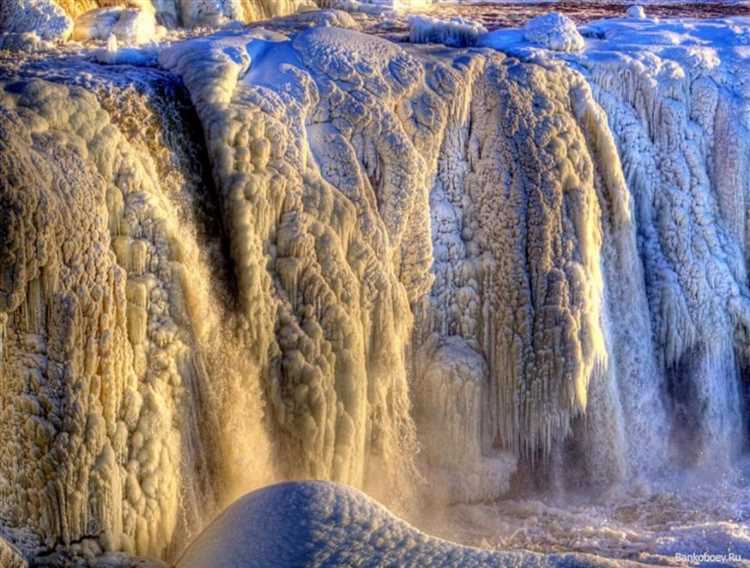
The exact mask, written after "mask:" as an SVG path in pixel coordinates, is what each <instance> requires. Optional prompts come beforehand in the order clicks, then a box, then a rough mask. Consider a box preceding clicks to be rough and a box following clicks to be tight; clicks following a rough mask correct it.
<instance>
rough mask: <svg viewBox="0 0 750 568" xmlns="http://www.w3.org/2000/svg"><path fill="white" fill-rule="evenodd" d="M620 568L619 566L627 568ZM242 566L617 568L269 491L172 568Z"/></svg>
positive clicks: (241, 505)
mask: <svg viewBox="0 0 750 568" xmlns="http://www.w3.org/2000/svg"><path fill="white" fill-rule="evenodd" d="M626 565H627V563H618V564H617V566H626ZM244 566H267V567H269V568H272V567H276V566H278V567H288V566H299V567H304V566H309V567H313V566H320V567H322V566H330V567H333V566H372V567H375V566H403V567H405V568H406V567H414V568H416V567H423V566H424V567H427V566H429V567H434V568H440V567H445V568H447V567H452V566H462V567H463V566H465V567H467V568H471V567H477V568H478V567H519V568H520V567H528V568H532V567H544V566H550V567H552V566H579V567H581V568H584V567H587V566H591V567H594V566H602V567H604V566H615V563H613V562H608V561H606V560H600V559H596V558H594V557H590V556H586V555H572V554H558V555H551V556H543V555H539V554H532V553H528V552H488V551H486V550H480V549H477V548H468V547H464V546H459V545H456V544H452V543H450V542H447V541H444V540H441V539H438V538H434V537H430V536H428V535H426V534H424V533H422V532H420V531H419V530H418V529H416V528H414V527H412V526H410V525H409V524H407V523H406V522H405V521H402V520H401V519H399V518H398V517H396V516H394V515H393V514H392V513H390V512H389V511H388V510H387V509H385V508H384V507H383V506H381V505H380V504H378V503H377V502H375V501H373V500H372V499H371V498H369V497H368V496H367V495H365V494H364V493H361V492H359V491H357V490H355V489H352V488H349V487H346V486H343V485H338V484H335V483H330V482H323V481H307V482H288V483H281V484H278V485H273V486H270V487H267V488H264V489H261V490H258V491H256V492H254V493H251V494H249V495H247V496H245V497H242V498H241V499H239V500H238V501H237V502H236V503H234V504H232V505H231V506H230V507H229V508H228V509H227V510H226V511H224V512H223V513H222V514H221V516H219V518H217V519H216V520H215V521H214V522H212V523H211V524H210V525H209V526H208V527H207V528H206V529H205V530H204V531H203V533H202V534H201V535H200V536H199V537H198V538H197V539H196V540H195V542H194V543H193V544H191V546H190V547H189V548H188V549H187V551H186V552H185V554H184V555H183V556H182V558H181V559H180V560H179V562H178V563H177V567H178V568H241V567H244Z"/></svg>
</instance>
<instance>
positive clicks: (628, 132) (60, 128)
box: [0, 2, 750, 566]
mask: <svg viewBox="0 0 750 568" xmlns="http://www.w3.org/2000/svg"><path fill="white" fill-rule="evenodd" d="M253 6H256V5H255V4H253ZM289 7H290V9H291V4H290V5H289ZM89 8H90V9H95V10H96V11H94V12H88V13H85V14H84V15H82V16H80V17H79V18H78V20H77V25H76V30H77V31H76V33H78V34H81V35H79V36H78V37H80V38H95V39H107V40H108V46H109V47H108V48H107V49H106V50H102V51H96V52H93V50H92V53H91V54H89V57H88V59H77V58H74V57H70V56H69V54H63V55H55V54H49V60H48V61H45V60H44V59H42V58H40V57H31V56H25V55H24V56H22V55H14V56H11V57H7V56H6V55H0V173H2V175H0V204H1V206H0V237H1V238H0V413H1V414H0V519H2V524H3V525H13V526H16V527H24V528H26V529H28V530H30V531H32V532H33V533H34V534H35V535H37V536H38V538H39V539H40V542H42V543H43V546H44V547H45V549H46V550H58V551H59V550H64V551H67V552H69V553H70V554H72V555H75V556H84V557H93V556H97V555H100V554H103V553H110V554H116V553H120V552H123V553H127V554H141V555H152V556H157V557H160V558H164V559H167V560H169V561H172V560H175V559H176V558H177V557H178V556H179V554H180V552H181V551H182V550H183V548H184V547H185V546H186V545H187V543H188V540H189V539H190V538H191V537H192V536H193V533H194V532H195V531H197V530H198V529H199V528H200V526H201V523H202V522H204V521H205V520H207V519H208V518H210V517H211V516H212V515H213V514H214V513H215V512H217V511H218V510H219V509H221V508H222V507H224V506H226V505H227V504H229V503H230V502H231V501H232V500H233V499H235V498H236V497H238V496H240V495H242V494H243V493H245V492H247V491H248V490H251V489H255V488H257V487H260V486H263V485H266V484H268V483H270V482H272V481H277V480H282V479H300V478H316V479H328V480H333V481H338V482H343V483H346V484H349V485H352V486H354V487H358V488H362V489H364V490H365V491H366V492H367V493H369V494H370V495H372V496H375V497H377V498H379V499H380V500H382V501H383V502H385V503H386V504H387V505H389V506H390V507H392V508H394V509H399V508H402V509H406V508H407V506H408V504H409V503H411V502H412V500H413V497H414V495H415V494H419V492H421V491H425V493H432V495H431V496H432V498H433V500H435V501H439V502H440V504H446V503H450V504H455V503H474V502H482V501H492V500H493V499H495V498H497V497H499V496H500V495H502V494H503V493H504V492H506V491H507V489H508V487H509V485H510V478H511V476H512V474H513V473H514V471H515V470H516V468H519V471H521V472H523V473H526V472H531V473H533V474H535V475H543V476H546V482H547V483H548V484H551V485H552V486H556V487H557V486H560V487H563V486H565V485H566V484H569V485H578V486H586V487H591V486H595V487H601V488H603V489H607V488H610V487H612V486H620V485H627V484H628V483H635V481H634V480H638V481H640V480H644V479H645V480H652V479H654V478H655V477H656V476H658V475H659V474H660V472H661V471H663V470H665V469H669V468H674V467H677V468H690V467H693V466H698V467H699V468H700V467H703V468H704V469H709V470H712V471H713V470H719V471H720V472H726V471H728V468H729V466H730V464H731V463H732V462H733V460H734V459H735V457H736V456H737V454H738V453H739V451H740V450H741V449H742V444H743V440H745V439H746V437H747V432H746V428H747V416H748V412H747V408H745V407H744V406H743V405H744V402H743V401H744V400H746V399H747V397H748V385H747V379H746V369H747V367H748V361H749V360H748V350H747V347H746V343H747V339H748V333H749V331H748V330H749V329H750V318H749V316H750V292H749V291H748V288H747V265H746V263H747V253H748V245H747V235H748V224H747V220H746V210H747V205H748V195H750V161H749V159H748V156H750V147H749V146H748V145H749V144H750V142H748V141H749V140H750V136H748V129H749V128H750V112H748V110H749V109H750V81H749V80H748V77H750V74H749V73H748V70H749V69H748V68H749V67H750V65H749V63H748V59H749V58H750V52H748V50H747V45H748V43H750V25H749V24H748V23H747V22H746V21H744V20H741V19H737V20H728V21H708V22H684V23H680V22H667V21H656V20H648V19H642V18H635V17H628V18H619V19H617V20H611V21H603V22H596V23H592V24H590V25H588V26H586V27H584V28H582V29H581V32H579V31H578V30H577V29H576V27H575V25H574V24H573V23H572V22H570V21H569V20H566V19H563V17H562V16H559V15H555V14H552V15H549V16H547V17H545V18H543V19H539V20H534V21H532V22H530V23H529V25H528V26H527V27H526V28H524V29H513V30H508V29H505V30H499V31H496V32H492V33H488V34H481V35H480V33H481V29H480V28H479V27H478V26H473V25H469V24H467V23H466V22H464V21H462V22H448V23H447V24H445V23H443V22H438V21H435V20H428V19H424V18H423V19H420V20H416V19H415V20H412V22H413V25H412V34H413V35H414V37H413V38H412V39H413V40H414V41H415V42H418V43H421V42H428V43H433V42H438V41H439V42H443V43H448V44H462V45H466V44H468V43H472V42H474V41H476V42H477V44H478V45H479V46H481V47H483V48H494V49H446V48H445V47H443V46H434V45H433V46H429V45H411V44H408V43H395V42H393V41H389V40H388V39H385V38H382V37H376V36H372V35H366V34H363V33H360V32H358V31H356V28H358V27H359V23H358V22H357V21H356V20H355V19H354V18H352V17H351V16H349V15H347V14H344V13H342V12H338V11H335V10H328V11H322V12H315V13H310V14H303V15H301V16H299V17H298V18H294V19H290V20H285V21H278V20H277V21H274V22H273V23H271V24H269V25H268V26H267V27H268V29H264V28H260V27H254V28H252V29H248V28H244V27H239V26H238V27H235V28H227V29H224V30H223V31H220V32H216V33H213V34H212V35H206V36H202V37H194V38H191V39H187V40H185V41H181V42H175V43H172V44H171V45H170V46H168V47H164V49H161V48H159V49H157V48H155V47H152V46H146V47H126V48H122V47H120V46H119V43H118V42H120V41H122V42H123V43H138V42H139V41H147V40H148V39H149V38H150V36H151V35H152V30H153V33H156V23H155V22H156V21H157V20H159V21H164V19H163V18H164V14H165V13H171V14H173V15H174V17H175V18H182V19H185V18H187V21H188V25H189V22H191V21H192V23H194V24H197V23H200V22H203V23H205V22H208V21H209V20H210V21H212V22H213V23H216V22H219V21H223V18H235V17H236V18H239V19H245V18H247V17H248V16H247V12H245V16H242V17H240V16H238V14H239V10H240V8H241V9H242V10H248V9H249V8H248V5H246V4H239V3H238V4H230V3H219V4H213V3H212V4H210V5H209V4H200V5H199V4H198V3H183V4H180V6H177V5H176V4H168V3H167V2H162V3H159V4H158V5H153V6H151V7H150V8H149V7H148V6H146V7H144V6H141V7H140V9H138V10H136V9H135V8H121V7H114V8H99V7H98V6H90V7H89ZM276 9H278V10H280V11H284V10H286V8H283V7H281V8H278V7H277V8H274V10H276ZM190 10H195V11H194V12H190ZM71 13H72V12H71ZM631 16H632V15H631ZM160 18H161V19H160ZM191 18H192V20H191ZM214 20H215V22H214ZM343 27H346V28H349V29H342V28H343ZM144 30H145V31H144ZM584 36H585V37H586V40H585V41H584V40H583V37H584ZM92 59H98V60H102V61H105V62H107V63H110V65H106V66H102V65H97V64H96V63H94V62H93V61H92ZM157 61H158V66H159V67H161V69H159V68H157ZM117 63H137V64H139V65H141V67H140V68H135V67H131V66H119V65H116V64H117ZM519 477H521V476H519ZM289 499H291V500H292V502H296V501H295V500H297V499H301V500H302V501H300V507H302V509H303V510H305V511H307V512H308V513H306V514H307V515H308V516H307V517H306V518H307V519H309V522H310V523H311V525H310V527H311V528H310V530H311V531H313V532H312V533H310V534H309V535H306V542H308V543H311V546H317V547H318V548H317V549H316V550H317V551H318V552H320V554H339V553H341V554H344V553H345V552H341V551H342V550H344V551H345V550H350V549H351V548H352V547H351V546H349V545H350V544H351V543H352V542H353V541H354V540H356V539H357V538H358V537H357V536H356V535H359V536H361V537H362V538H361V539H360V540H362V539H364V538H365V536H367V537H368V538H370V537H372V539H373V540H372V541H368V542H370V543H371V544H372V546H374V547H375V548H376V549H377V550H378V554H380V553H383V554H386V555H387V554H390V552H389V550H390V549H388V550H383V547H384V546H385V547H386V548H388V546H391V545H392V546H400V547H401V548H402V549H403V551H405V553H408V554H413V555H414V556H413V558H421V556H420V555H422V554H425V555H428V556H429V555H433V556H435V558H436V559H435V562H436V563H439V562H443V563H447V562H448V561H447V560H446V559H450V558H462V559H464V560H466V561H467V562H469V561H476V562H480V560H481V559H484V560H487V561H488V562H490V561H492V562H494V561H496V560H497V559H498V558H510V557H502V556H494V555H490V553H487V552H477V551H469V550H467V549H460V548H451V547H450V546H449V545H448V544H446V543H444V542H442V541H436V540H429V539H428V538H427V537H425V536H424V535H421V534H419V533H417V532H415V531H414V530H413V529H411V528H410V527H407V526H406V525H404V524H401V523H399V522H398V521H396V520H394V519H393V518H391V517H388V516H386V514H385V513H384V512H383V511H382V510H380V509H377V508H376V507H375V506H374V505H372V504H371V503H369V502H367V501H366V500H365V499H364V498H363V497H362V496H361V495H359V494H358V493H354V492H351V491H349V490H341V489H336V488H335V487H334V486H332V485H327V484H307V485H305V484H302V485H287V486H281V488H279V486H277V487H276V488H272V489H269V490H268V491H267V492H265V493H255V494H253V495H252V496H250V497H248V498H246V499H245V500H242V501H240V502H239V503H238V504H237V505H236V506H235V508H232V509H230V510H229V511H228V512H227V513H226V514H225V516H224V517H221V518H220V519H219V521H218V524H216V525H214V526H213V528H209V529H208V530H209V533H208V534H209V535H210V534H214V533H212V532H211V531H216V532H215V536H216V538H217V539H227V540H222V541H221V542H224V543H226V546H227V547H228V548H227V550H234V549H232V548H231V547H234V546H238V547H241V546H243V544H242V543H243V542H244V543H245V544H247V542H248V540H247V539H250V542H252V539H255V538H260V537H259V536H258V535H256V534H255V530H256V529H257V530H259V531H268V533H262V534H268V535H269V538H271V537H272V539H271V540H272V542H274V543H279V542H281V541H283V539H285V538H287V536H288V535H287V533H285V532H284V531H290V530H292V531H293V530H302V528H301V527H300V526H297V527H296V528H295V527H293V526H291V525H289V524H288V523H283V522H281V521H282V520H283V517H284V513H283V511H282V510H283V507H287V506H288V501H286V500H289ZM258 503H261V504H260V505H259V504H258ZM263 503H265V504H263ZM277 503H279V504H280V507H281V505H283V504H284V503H287V504H286V505H283V507H281V508H280V509H279V510H278V511H277V510H276V509H275V507H276V504H277ZM351 510H356V511H360V512H361V513H362V515H363V518H368V519H371V522H372V524H371V525H367V524H366V523H365V524H362V523H360V524H356V523H355V524H354V525H347V524H342V523H341V522H339V521H340V520H341V519H343V518H344V517H343V516H340V515H344V516H346V515H350V514H351ZM273 514H278V515H280V516H279V517H277V518H276V520H279V519H281V520H279V523H278V524H274V523H275V522H276V521H274V523H270V522H269V523H268V524H267V525H264V524H263V523H261V526H260V527H259V526H258V524H257V523H251V525H250V526H251V527H252V529H253V530H251V531H250V532H242V531H240V532H239V533H238V532H237V530H236V529H235V528H233V527H227V526H226V523H229V524H230V525H236V524H237V523H238V522H240V521H239V518H240V517H243V518H244V515H250V516H251V517H252V516H255V517H254V518H256V517H257V516H258V515H261V516H262V517H263V519H264V520H267V519H269V518H272V516H273ZM234 515H239V517H237V519H235V520H233V519H234V517H233V516H234ZM331 515H332V516H331ZM227 519H229V520H227ZM315 523H319V524H317V525H316V524H315ZM313 525H315V526H313ZM375 525H377V526H382V527H384V528H383V531H384V534H383V535H381V536H383V541H382V542H379V541H378V534H379V533H377V531H376V534H371V533H369V532H368V531H369V530H370V528H368V527H371V526H375ZM316 527H317V528H316ZM337 527H338V528H337ZM343 527H345V528H346V529H349V530H345V529H344V528H343ZM230 529H231V530H230ZM227 531H228V532H227ZM316 531H317V532H316ZM336 531H338V532H336ZM276 532H278V534H275V533H276ZM285 535H287V536H285ZM321 535H323V538H328V537H330V539H333V540H332V541H330V542H333V541H335V542H339V540H338V539H342V540H341V541H340V543H341V546H339V547H338V548H335V550H332V549H331V547H330V546H324V545H323V544H324V543H322V542H321V540H320V539H321ZM386 536H387V538H386ZM290 538H291V537H290ZM274 539H275V540H274ZM316 539H317V540H316ZM201 542H202V543H203V544H200V543H201ZM198 543H199V544H196V545H195V547H194V548H192V547H191V549H190V551H192V552H188V556H187V557H186V558H191V557H190V556H189V555H190V554H196V555H199V556H200V555H202V554H206V551H207V550H208V551H209V553H210V554H213V553H212V552H210V551H211V548H210V543H209V544H206V543H205V540H203V541H200V540H199V541H198ZM388 543H391V545H389V544H388ZM294 545H295V546H298V545H300V546H301V543H298V542H297V541H294ZM206 547H207V548H206ZM8 550H10V552H8V553H6V550H5V547H0V555H2V554H6V556H7V554H11V555H12V554H13V550H12V549H10V548H9V549H8ZM268 550H271V549H268ZM274 550H275V549H274ZM67 552H66V553H67ZM261 552H262V553H266V552H267V551H265V552H263V551H261ZM293 552H294V549H293V547H290V548H289V550H288V553H289V554H292V553H293ZM269 553H270V552H269ZM316 553H317V552H316ZM238 554H239V551H238ZM386 557H387V556H386ZM0 558H2V556H0ZM196 558H197V557H196ZM211 558H212V559H214V558H215V557H214V556H211ZM524 558H526V559H527V560H528V561H529V562H532V560H534V559H537V560H539V561H540V562H548V561H551V560H550V559H545V558H541V557H539V558H537V557H530V556H529V557H525V556H523V555H521V556H518V560H519V562H522V561H523V560H524ZM477 559H480V560H477ZM484 560H481V561H484ZM534 561H535V560H534ZM184 562H188V561H187V560H183V563H184ZM195 562H198V560H195ZM190 565H196V566H197V565H199V564H190ZM212 565H215V564H212Z"/></svg>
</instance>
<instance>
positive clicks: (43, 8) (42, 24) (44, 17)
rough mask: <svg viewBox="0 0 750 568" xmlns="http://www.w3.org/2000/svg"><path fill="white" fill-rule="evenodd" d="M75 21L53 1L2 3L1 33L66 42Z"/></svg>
mask: <svg viewBox="0 0 750 568" xmlns="http://www.w3.org/2000/svg"><path fill="white" fill-rule="evenodd" d="M72 29H73V21H72V20H71V19H70V18H69V17H68V16H67V14H65V11H64V10H63V9H62V8H60V6H58V5H57V4H56V3H55V2H54V1H53V0H3V2H2V3H0V32H4V33H6V34H24V33H30V32H33V33H35V34H36V35H37V36H38V37H39V38H40V39H42V40H64V39H67V37H68V36H69V35H70V32H71V31H72Z"/></svg>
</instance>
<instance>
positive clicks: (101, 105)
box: [0, 65, 262, 556]
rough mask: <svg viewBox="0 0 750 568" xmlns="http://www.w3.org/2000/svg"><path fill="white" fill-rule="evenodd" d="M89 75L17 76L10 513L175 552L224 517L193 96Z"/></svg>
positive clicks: (6, 176)
mask: <svg viewBox="0 0 750 568" xmlns="http://www.w3.org/2000/svg"><path fill="white" fill-rule="evenodd" d="M91 70H92V68H88V69H87V68H86V67H85V66H81V68H76V67H75V66H74V67H73V68H72V69H67V70H66V71H65V72H62V76H60V75H58V77H57V81H56V82H53V81H48V80H44V79H40V78H37V77H36V76H35V75H45V76H48V75H49V68H45V67H44V66H43V65H42V66H40V68H38V69H33V68H32V69H26V70H24V71H23V72H19V74H18V75H14V73H13V72H10V70H9V69H8V68H7V67H6V73H4V75H3V82H2V90H1V91H0V92H1V93H2V95H1V96H2V109H3V110H2V129H3V136H2V145H3V149H2V150H3V151H2V153H1V154H0V155H1V156H2V166H1V168H2V172H3V175H2V182H1V183H2V190H1V194H2V203H3V206H2V215H3V220H2V227H3V239H2V259H3V260H2V305H1V307H2V313H1V318H0V321H1V323H2V326H1V327H2V333H0V337H2V345H1V347H2V351H1V356H2V358H1V360H0V365H1V367H0V378H1V380H2V388H1V389H0V397H1V398H0V401H1V402H0V407H1V408H2V420H1V421H0V427H1V428H2V432H3V434H2V456H3V458H2V462H1V463H0V472H1V475H0V479H1V480H2V485H1V487H0V492H1V494H2V500H0V502H1V503H2V513H1V514H2V517H3V519H4V521H5V522H9V523H11V524H16V525H22V526H26V527H30V528H32V529H34V530H35V531H36V532H38V533H39V534H40V535H41V536H42V537H43V538H44V540H45V541H46V544H47V545H49V546H51V547H54V546H55V545H58V544H61V545H66V546H73V548H74V549H75V548H78V549H80V550H81V551H83V552H88V553H94V552H96V551H97V550H100V549H102V548H103V549H114V550H125V551H129V552H131V553H132V552H139V553H144V554H152V555H156V556H168V555H169V554H170V551H171V550H173V549H174V548H179V547H180V546H181V542H183V541H184V539H187V538H189V536H190V534H191V531H192V530H195V529H197V528H198V527H197V523H198V522H199V519H201V518H203V517H204V516H205V515H206V514H207V511H209V510H211V509H212V507H213V505H212V501H213V492H214V485H215V479H213V478H210V477H209V471H210V470H211V469H212V467H213V464H212V463H211V462H212V454H211V452H210V451H208V449H207V448H208V447H212V446H213V444H209V443H208V440H209V439H211V440H212V441H213V436H214V434H213V433H214V432H215V431H217V430H218V429H219V428H218V427H214V426H212V420H213V419H214V418H215V417H214V416H208V415H207V414H206V413H207V412H208V411H209V410H210V411H211V413H214V412H216V411H217V410H218V409H219V408H221V406H220V405H219V403H220V400H221V399H220V396H219V394H217V393H213V392H211V390H210V389H211V385H209V384H208V381H207V375H208V374H209V373H210V370H211V369H212V368H213V369H215V368H217V367H213V366H212V364H211V362H212V357H218V356H219V355H220V354H219V349H220V347H218V346H217V344H216V342H214V341H213V339H214V337H215V336H216V334H217V331H216V329H215V328H213V322H214V321H215V320H216V318H217V317H220V311H219V310H220V308H219V307H215V306H212V302H213V300H212V299H211V298H210V296H211V293H212V292H214V291H217V289H216V287H215V286H213V285H212V284H211V281H212V275H211V273H210V271H209V270H208V269H207V268H205V267H206V264H205V258H206V257H207V256H210V255H211V254H212V251H213V249H214V248H215V247H216V238H215V237H212V238H207V237H206V236H205V235H199V234H198V233H199V231H201V229H200V227H201V224H200V223H199V222H198V220H197V218H199V217H200V215H205V214H206V211H207V210H206V203H207V202H208V198H207V197H206V193H207V189H206V186H205V184H204V182H203V177H202V175H201V172H200V155H199V152H198V151H197V149H196V146H195V144H194V143H193V141H192V140H193V138H195V136H196V133H194V132H190V131H189V130H187V129H186V124H187V122H186V121H185V117H184V116H181V114H180V113H181V112H182V111H181V110H180V109H181V108H182V109H185V108H188V109H189V106H187V105H185V98H184V94H183V95H180V94H179V91H176V86H175V84H174V83H173V82H172V81H171V80H169V79H168V78H167V77H166V76H164V75H163V74H162V75H159V74H158V73H155V72H153V74H152V75H145V76H144V75H141V76H135V75H134V74H131V75H130V76H129V77H128V76H127V72H126V76H125V77H123V75H122V74H119V75H118V74H111V75H108V74H107V73H106V72H104V71H101V70H100V71H99V73H97V75H96V78H95V79H92V75H91V74H87V73H86V71H89V72H90V71H91ZM93 70H95V71H96V70H97V69H96V67H94V68H93ZM66 74H67V76H65V75H66ZM87 78H88V79H87ZM76 81H84V82H85V84H83V85H74V84H72V83H74V82H76ZM128 82H130V85H129V86H127V85H128ZM123 85H126V86H123ZM180 96H182V99H181V100H182V107H180V106H179V105H180V103H179V101H180ZM199 238H200V241H201V248H202V250H201V251H199V250H198V246H197V242H198V240H199ZM212 239H213V240H212ZM212 288H213V289H214V290H212ZM217 303H218V302H217ZM229 331H231V328H229V329H226V328H225V330H224V332H222V333H225V334H227V335H229V334H228V332H229ZM228 339H229V338H228ZM230 341H231V339H230ZM208 346H211V350H209V351H208V352H207V353H204V352H203V349H206V348H207V347H208ZM231 361H232V359H231V358H230V357H225V356H222V357H221V364H222V365H225V364H229V365H231V364H232V363H231ZM239 370H240V368H236V369H234V371H239ZM245 380H246V381H247V382H248V384H249V383H250V382H251V381H252V377H247V378H246V379H245ZM217 382H218V381H217ZM250 392H252V391H250ZM211 402H214V403H213V404H210V403H211ZM253 404H254V405H255V406H257V405H259V404H260V402H258V400H255V401H254V402H253ZM252 411H253V410H252V408H249V409H246V410H245V411H244V412H245V413H252ZM226 419H227V420H228V421H229V420H231V415H226ZM259 439H261V446H258V447H259V448H261V447H262V436H261V437H260V438H259ZM209 481H210V482H211V483H209ZM173 537H174V538H173ZM73 543H75V545H73Z"/></svg>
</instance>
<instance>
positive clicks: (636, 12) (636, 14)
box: [627, 6, 646, 20]
mask: <svg viewBox="0 0 750 568" xmlns="http://www.w3.org/2000/svg"><path fill="white" fill-rule="evenodd" d="M627 14H628V18H633V19H636V20H644V19H645V18H646V10H644V9H643V6H631V7H630V8H628V11H627Z"/></svg>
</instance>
